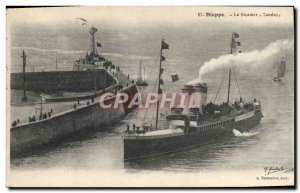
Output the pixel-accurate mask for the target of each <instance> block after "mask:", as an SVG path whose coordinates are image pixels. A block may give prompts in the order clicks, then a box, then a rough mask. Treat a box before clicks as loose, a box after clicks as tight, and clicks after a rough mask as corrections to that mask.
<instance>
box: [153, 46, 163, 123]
mask: <svg viewBox="0 0 300 193" xmlns="http://www.w3.org/2000/svg"><path fill="white" fill-rule="evenodd" d="M162 41H163V40H162ZM161 56H162V46H161V47H160V55H159V58H160V59H159V72H158V87H157V94H158V95H159V94H160V90H161V89H160V76H161V73H160V71H161V70H160V69H161ZM158 111H159V99H158V100H157V104H156V118H155V129H157V126H158Z"/></svg>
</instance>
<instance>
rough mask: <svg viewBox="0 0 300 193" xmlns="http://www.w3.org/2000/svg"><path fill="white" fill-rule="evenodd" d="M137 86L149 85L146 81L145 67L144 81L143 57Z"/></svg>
mask: <svg viewBox="0 0 300 193" xmlns="http://www.w3.org/2000/svg"><path fill="white" fill-rule="evenodd" d="M136 85H137V86H148V83H147V82H146V81H145V67H144V80H143V77H142V57H141V60H140V67H139V74H138V78H137V81H136Z"/></svg>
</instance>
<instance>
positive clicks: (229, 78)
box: [227, 33, 233, 103]
mask: <svg viewBox="0 0 300 193" xmlns="http://www.w3.org/2000/svg"><path fill="white" fill-rule="evenodd" d="M232 41H233V33H232V35H231V44H230V54H232V46H233V42H232ZM230 80H231V68H229V77H228V94H227V103H229V96H230Z"/></svg>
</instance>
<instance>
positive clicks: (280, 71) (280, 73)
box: [273, 58, 286, 81]
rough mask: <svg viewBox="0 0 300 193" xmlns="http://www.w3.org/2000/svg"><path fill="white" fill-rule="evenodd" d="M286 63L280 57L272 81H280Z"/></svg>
mask: <svg viewBox="0 0 300 193" xmlns="http://www.w3.org/2000/svg"><path fill="white" fill-rule="evenodd" d="M285 70H286V63H285V60H284V58H282V59H281V62H280V64H279V66H278V68H277V74H276V75H275V76H274V78H273V81H281V79H282V78H283V77H284V75H285Z"/></svg>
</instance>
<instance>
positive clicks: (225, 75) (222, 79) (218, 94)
mask: <svg viewBox="0 0 300 193" xmlns="http://www.w3.org/2000/svg"><path fill="white" fill-rule="evenodd" d="M225 77H226V74H224V76H223V79H222V81H221V84H220V86H219V89H218V91H217V93H216V96H215V99H214V103H215V102H216V100H217V98H218V95H219V92H220V89H221V87H222V84H223V82H224V79H225Z"/></svg>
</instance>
